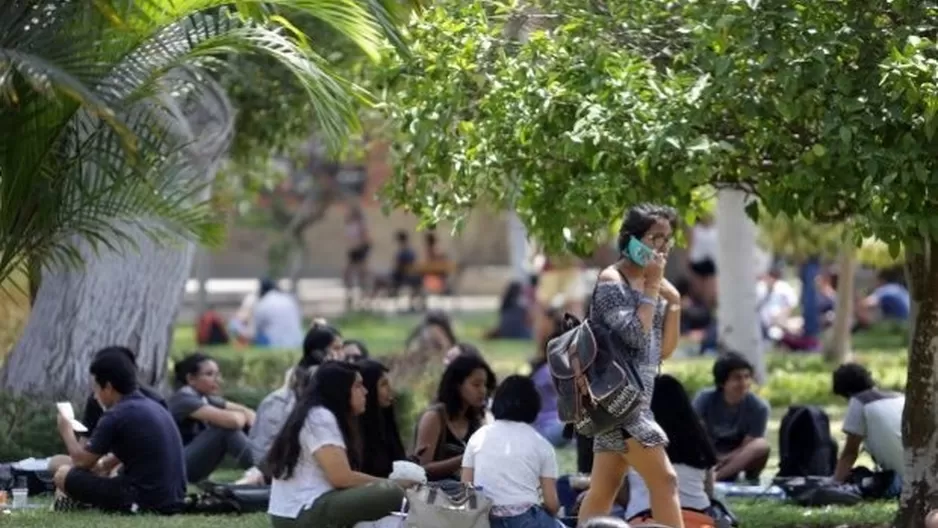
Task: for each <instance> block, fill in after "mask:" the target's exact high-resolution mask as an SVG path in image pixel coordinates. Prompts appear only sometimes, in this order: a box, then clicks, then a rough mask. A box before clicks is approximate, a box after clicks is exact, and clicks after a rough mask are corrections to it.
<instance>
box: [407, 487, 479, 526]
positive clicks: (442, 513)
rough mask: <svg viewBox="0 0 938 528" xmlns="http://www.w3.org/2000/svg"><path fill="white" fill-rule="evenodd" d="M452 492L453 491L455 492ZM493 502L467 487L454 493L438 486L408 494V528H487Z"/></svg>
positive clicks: (416, 488)
mask: <svg viewBox="0 0 938 528" xmlns="http://www.w3.org/2000/svg"><path fill="white" fill-rule="evenodd" d="M454 491H455V490H454ZM491 509H492V501H491V499H489V498H488V497H485V496H484V495H482V494H481V493H480V492H479V491H478V490H477V489H475V488H473V487H472V486H471V485H469V484H463V485H462V486H461V487H460V489H459V490H458V491H457V492H455V493H447V492H445V491H443V490H442V489H441V488H440V487H439V486H435V485H432V484H429V485H421V486H417V487H414V488H411V489H409V490H407V522H406V525H407V528H441V527H445V528H489V526H490V525H489V511H491Z"/></svg>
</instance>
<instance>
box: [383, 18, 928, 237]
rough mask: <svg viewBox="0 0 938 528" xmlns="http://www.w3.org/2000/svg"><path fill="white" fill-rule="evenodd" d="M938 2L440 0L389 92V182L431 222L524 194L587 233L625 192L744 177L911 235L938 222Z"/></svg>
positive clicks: (766, 195) (533, 214)
mask: <svg viewBox="0 0 938 528" xmlns="http://www.w3.org/2000/svg"><path fill="white" fill-rule="evenodd" d="M932 11H933V8H931V7H926V6H925V5H924V4H920V3H906V2H888V1H885V0H883V1H874V2H873V3H868V2H862V3H861V2H855V1H848V0H839V1H834V2H823V3H816V2H787V1H781V0H767V1H758V2H757V1H755V0H753V1H751V2H741V1H734V2H724V1H716V0H702V1H698V2H682V3H663V2H651V1H639V2H626V3H622V2H615V3H613V2H608V3H606V2H586V3H583V2H573V1H565V0H558V1H549V2H548V1H544V2H541V3H540V4H538V3H537V2H528V3H527V4H525V6H519V4H517V3H509V4H503V3H496V2H489V1H481V0H475V1H468V2H456V1H454V0H443V1H441V2H437V3H436V4H435V7H434V8H432V9H428V10H427V11H426V12H425V13H424V15H423V16H422V17H420V18H419V19H417V20H416V21H415V22H414V24H412V25H411V26H410V28H409V31H408V36H409V38H410V42H411V45H412V53H413V56H412V57H411V58H410V59H405V60H402V61H401V62H400V63H399V64H397V67H398V73H399V75H398V76H397V77H396V78H395V80H396V82H395V83H394V84H392V85H391V89H390V92H389V93H390V96H389V98H388V108H389V113H390V115H391V116H392V118H393V119H394V122H395V123H396V126H397V129H398V130H399V132H400V134H401V138H402V141H401V146H400V151H399V155H400V158H401V160H402V161H403V164H402V167H401V171H400V172H399V174H398V175H397V178H396V180H395V181H394V182H393V183H392V185H391V187H390V189H389V197H390V199H391V200H392V201H394V202H396V203H399V204H401V205H404V206H406V207H408V208H410V209H411V210H413V211H415V212H416V213H418V214H419V215H421V216H422V217H424V218H426V219H428V221H433V222H436V221H438V220H440V219H442V218H456V219H458V218H459V217H461V216H463V215H464V214H466V212H467V211H468V210H469V209H471V208H472V207H473V206H474V205H475V204H476V203H479V202H481V201H485V202H491V201H495V202H496V203H499V204H503V205H505V206H509V205H510V204H513V203H514V204H516V209H517V210H518V212H519V214H520V215H521V218H522V219H523V220H524V221H525V222H526V224H527V225H528V227H529V228H530V229H531V231H532V232H533V234H534V235H535V236H536V237H537V238H539V239H541V240H543V241H544V242H546V243H548V244H549V245H553V246H555V247H558V246H562V245H564V244H567V243H568V240H565V238H568V239H571V240H572V241H573V242H574V243H573V244H572V245H570V247H571V248H574V249H585V248H588V247H589V246H590V245H592V244H593V243H594V241H595V240H597V239H598V237H597V233H599V232H600V230H601V228H602V227H605V225H606V224H607V223H608V221H609V219H610V218H614V217H619V216H620V215H621V209H622V207H624V206H626V205H627V204H630V203H635V202H638V201H645V200H655V201H663V202H669V203H673V204H675V205H679V206H686V205H688V204H689V202H690V201H691V192H690V191H691V189H693V188H695V187H696V186H698V185H703V184H712V185H714V186H717V187H720V186H726V185H731V186H736V187H742V188H745V189H747V190H750V191H752V192H753V193H755V194H756V195H757V196H758V197H759V198H760V199H761V203H762V204H763V206H764V207H765V208H766V209H767V210H768V211H769V213H771V214H778V213H782V212H784V213H786V214H789V215H792V216H804V217H805V218H809V219H811V220H814V221H818V220H820V221H841V220H845V219H848V218H850V219H852V220H853V221H854V222H855V225H856V230H857V233H858V236H871V235H876V236H877V237H879V238H881V239H882V240H884V241H885V242H886V243H888V244H890V245H891V246H893V247H894V248H898V244H899V242H900V241H906V242H907V243H912V244H915V243H916V242H915V239H917V238H921V237H922V236H926V237H932V236H933V235H934V234H936V233H938V220H936V219H935V217H934V216H933V215H930V214H929V213H928V211H929V208H930V205H931V202H932V199H931V197H930V194H929V193H930V192H931V191H930V190H929V189H930V187H931V185H932V184H933V183H935V182H936V181H938V171H936V168H938V161H936V159H935V158H934V156H932V155H931V154H930V152H931V150H932V147H933V146H934V145H933V142H934V141H935V134H934V131H935V129H936V121H935V114H936V111H938V97H936V95H938V89H936V88H935V86H936V85H935V82H934V80H933V79H934V75H935V74H936V73H938V71H936V68H938V62H936V61H935V60H934V59H933V56H934V55H935V43H934V41H932V40H930V38H929V35H930V31H931V29H932V28H933V23H932V15H934V13H933V12H932ZM519 20H520V21H522V22H524V23H527V24H528V26H529V28H530V31H529V34H527V35H525V37H526V38H524V39H522V38H518V37H517V36H516V35H512V25H517V24H519ZM750 212H751V213H753V214H755V213H756V208H755V207H753V208H752V209H751V211H750Z"/></svg>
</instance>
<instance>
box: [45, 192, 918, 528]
mask: <svg viewBox="0 0 938 528" xmlns="http://www.w3.org/2000/svg"><path fill="white" fill-rule="evenodd" d="M675 224H676V214H675V212H674V211H673V210H672V209H670V208H667V207H661V206H655V205H641V206H636V207H634V208H632V209H631V210H630V211H629V212H628V214H627V216H626V218H625V220H624V222H623V225H622V228H621V230H620V244H619V245H620V249H621V250H622V254H623V257H622V259H621V260H620V261H619V262H617V263H616V264H615V265H613V266H610V267H609V268H607V269H606V270H604V271H603V272H602V273H601V275H600V278H599V282H598V285H597V286H596V289H595V291H594V294H593V295H592V297H591V298H590V310H591V313H592V318H591V320H592V321H593V322H594V324H601V325H606V326H608V327H609V328H610V329H611V330H612V331H614V332H616V333H617V335H618V336H619V337H620V338H621V340H622V342H623V343H625V344H626V349H627V350H626V351H624V352H623V354H627V359H628V360H629V361H631V362H632V363H633V364H634V365H635V366H636V369H637V370H638V372H639V373H640V375H641V377H642V379H643V381H644V382H645V383H644V386H645V389H646V391H645V393H644V394H643V396H642V398H641V403H640V409H639V412H638V413H636V414H635V415H634V416H632V417H630V418H629V419H628V420H625V421H623V423H622V424H621V425H620V426H619V427H617V428H615V429H613V430H611V431H608V432H606V433H603V434H600V435H598V436H597V437H596V438H593V439H583V438H576V439H571V438H570V437H571V436H575V435H572V434H570V430H569V428H566V429H567V430H566V431H564V430H563V429H564V428H563V427H560V428H559V429H560V430H559V432H558V427H557V426H558V423H559V419H558V418H557V416H556V401H557V394H556V393H555V392H554V390H553V384H551V383H544V382H543V380H544V378H543V372H544V369H545V368H546V366H545V365H544V361H543V357H541V359H540V360H538V361H535V363H534V364H533V365H532V374H531V376H520V375H514V376H509V377H508V378H506V379H504V380H502V382H501V383H500V384H497V383H496V378H495V375H494V374H493V372H492V370H491V368H490V367H489V366H488V364H487V362H486V361H485V359H484V358H483V355H482V353H481V352H480V351H479V350H478V349H477V348H476V347H474V346H472V345H469V344H466V343H459V342H457V341H456V340H455V336H454V335H453V332H452V330H451V328H448V327H447V329H445V330H448V331H440V332H438V334H439V335H438V336H437V337H438V339H435V340H430V339H429V338H428V339H427V341H428V342H429V341H432V342H434V343H436V342H438V341H439V342H442V341H444V340H447V339H448V340H451V341H452V342H451V343H449V344H450V345H451V346H450V347H449V348H445V349H443V350H445V352H443V354H441V356H438V357H440V359H442V360H443V362H444V365H445V369H444V371H443V374H442V376H441V378H440V379H439V383H438V387H437V391H436V394H435V397H434V398H433V403H432V404H431V405H430V406H429V407H428V408H427V409H426V410H425V412H424V413H423V414H422V416H421V417H420V420H419V423H418V425H417V430H416V435H415V440H414V445H413V446H412V449H411V450H410V451H409V453H408V452H407V450H405V448H404V446H403V443H402V441H401V435H400V433H399V431H398V426H397V422H396V418H395V413H394V398H393V392H392V390H391V386H390V382H389V378H388V370H387V368H385V367H384V365H382V364H381V363H379V362H377V361H374V360H372V359H370V358H368V351H367V348H366V346H365V345H364V344H362V343H358V342H353V343H349V342H346V341H344V340H343V338H342V335H341V333H340V332H339V330H337V329H335V328H333V327H331V326H329V325H328V324H326V323H325V322H324V321H319V322H317V323H316V324H315V325H314V326H313V327H312V328H311V329H310V330H309V331H308V333H307V335H306V337H305V339H304V342H303V354H302V358H301V359H300V361H299V362H298V364H297V365H296V366H295V367H294V368H293V369H291V371H290V372H289V373H288V374H287V379H286V383H285V384H284V386H283V387H282V388H281V389H278V390H277V391H274V392H273V393H271V394H270V395H268V396H267V397H266V398H265V399H264V401H263V402H262V403H261V405H260V406H259V408H258V410H257V412H255V411H253V410H251V409H248V408H246V407H244V406H241V405H238V404H235V403H233V402H229V401H226V400H225V399H223V398H221V397H220V394H219V392H220V380H221V374H220V372H219V368H218V365H217V363H216V362H215V361H213V360H212V359H211V358H210V357H209V356H206V355H203V354H200V353H197V354H193V355H190V356H188V357H186V358H184V359H183V360H181V361H180V362H178V363H177V364H176V369H175V377H176V382H177V385H178V387H177V390H176V392H175V393H174V394H173V395H172V396H171V397H170V398H168V400H166V401H164V400H163V398H162V397H161V396H160V395H159V394H158V393H156V392H155V391H153V390H150V389H148V388H146V387H142V386H140V385H138V383H137V376H136V368H135V365H134V359H133V353H132V352H131V351H129V350H127V349H125V348H120V347H113V348H108V349H105V350H102V351H100V352H99V353H98V354H97V355H96V356H95V358H94V360H93V362H92V364H91V367H90V374H91V380H92V387H93V398H92V400H90V401H89V404H88V409H89V412H92V413H95V412H96V413H97V416H98V419H97V420H93V419H90V418H91V417H90V416H88V417H86V421H88V422H89V423H88V424H87V426H88V428H89V430H90V436H89V437H87V439H83V440H80V439H79V438H78V437H77V436H76V435H75V433H74V431H73V430H72V426H71V423H70V421H69V420H67V419H65V418H64V417H63V418H61V419H60V420H59V431H60V433H61V436H62V439H63V441H64V443H65V446H66V448H67V455H66V456H64V457H56V458H55V459H54V460H53V462H52V464H53V467H52V469H53V470H54V472H55V476H54V480H55V485H56V488H57V489H58V490H59V494H60V497H59V498H60V499H61V500H63V501H65V500H73V501H77V502H79V503H82V504H85V505H90V506H92V507H96V508H100V509H104V510H109V511H122V512H127V511H152V512H159V513H174V512H177V511H179V507H180V505H181V504H182V502H183V499H184V494H185V491H186V485H187V483H193V482H199V481H200V480H202V479H205V478H207V477H208V476H209V475H210V474H211V472H212V471H214V470H215V469H216V468H217V467H218V465H219V464H220V463H221V461H222V460H223V459H224V458H225V457H226V456H228V457H230V458H232V459H233V460H234V461H236V462H237V464H238V465H239V466H240V467H241V468H243V469H244V470H245V473H244V475H243V476H242V478H241V480H240V482H256V483H262V484H263V483H269V484H270V505H269V511H268V513H269V515H270V519H271V522H272V524H273V526H274V527H275V528H311V527H313V526H317V527H318V526H335V527H346V526H348V527H351V526H354V525H355V524H356V523H358V522H364V521H373V520H378V519H381V518H383V517H385V516H388V515H390V514H391V513H392V512H396V511H398V510H399V509H400V508H401V505H402V500H403V498H404V493H405V490H406V489H407V488H409V487H411V486H414V485H415V484H416V482H411V481H402V480H394V479H389V476H390V475H391V474H392V467H393V462H394V461H398V460H411V461H413V462H415V463H417V464H419V465H420V466H422V467H423V468H424V470H425V472H426V474H427V477H428V479H429V480H430V481H435V482H440V483H441V484H443V485H446V484H447V483H449V482H454V483H455V482H459V481H462V482H468V483H472V484H474V485H476V486H477V487H479V488H481V490H482V491H481V493H483V494H485V495H486V496H487V497H489V498H490V499H491V500H492V501H493V504H494V506H493V509H492V511H491V514H490V520H491V523H492V525H493V526H495V527H497V528H502V527H504V528H513V527H545V528H546V527H552V526H556V525H557V523H558V518H559V517H560V516H561V515H563V516H567V517H569V516H576V517H578V519H579V523H580V525H581V526H587V525H589V526H602V525H603V524H599V523H601V522H613V521H610V520H603V521H600V519H601V518H604V517H605V516H608V515H609V514H610V513H613V512H616V513H617V515H618V516H619V519H620V521H619V522H620V523H621V522H622V520H623V519H624V520H627V521H628V522H631V523H637V522H649V521H654V522H657V523H660V524H663V525H665V526H671V527H677V528H683V527H687V528H693V527H703V526H712V524H713V517H712V516H711V515H710V510H709V508H710V507H711V503H712V499H713V497H714V493H713V488H714V481H715V480H725V481H732V480H736V479H737V478H738V476H739V475H740V474H742V475H745V478H746V479H750V480H755V479H757V478H758V476H759V473H760V471H761V470H762V469H763V468H764V467H765V465H766V462H767V460H768V458H769V443H768V442H767V441H766V439H765V434H766V427H767V423H768V419H769V414H770V412H769V406H768V404H767V403H766V402H765V401H763V400H762V399H760V398H759V397H758V396H757V395H755V394H754V393H752V392H751V390H750V388H751V383H752V374H753V369H752V366H751V365H750V364H749V363H748V362H747V361H746V360H745V359H744V358H743V357H742V356H740V355H737V354H732V353H730V354H725V355H723V356H721V357H720V358H718V359H717V360H716V361H715V363H714V366H713V378H714V387H713V388H710V389H705V390H703V391H701V392H700V393H699V394H698V395H696V397H695V398H693V400H691V399H690V398H689V397H688V395H687V393H686V392H685V389H684V387H683V386H682V385H681V383H680V382H679V381H678V380H677V379H675V378H673V377H671V376H668V375H661V374H659V366H660V362H661V361H662V360H663V359H667V358H668V357H669V356H670V355H671V354H672V353H673V351H674V348H675V346H676V344H677V339H676V337H677V334H678V333H679V327H680V308H681V304H680V295H679V294H678V293H677V291H676V289H675V288H674V286H673V285H671V284H670V283H669V282H668V281H667V280H665V279H663V277H662V272H663V268H664V263H665V262H664V260H665V257H666V256H667V254H668V250H669V249H670V246H671V237H672V232H673V229H674V227H675ZM632 239H634V240H638V241H641V243H642V244H644V245H646V246H647V247H649V248H651V250H652V251H653V253H652V255H650V256H648V259H647V260H646V259H633V258H632V257H633V256H634V255H633V254H632V253H630V252H628V251H627V246H628V245H629V241H630V240H632ZM637 260H643V262H637ZM437 326H439V325H437ZM443 326H446V323H445V322H443ZM562 328H563V327H562V324H561V321H559V320H555V324H554V331H553V332H552V333H551V336H556V335H559V333H560V332H562ZM415 334H416V335H424V334H426V335H435V334H434V333H433V332H424V331H421V332H416V333H415ZM444 338H445V339H444ZM546 341H547V340H546V339H540V340H539V348H540V352H541V356H543V354H544V346H545V344H546ZM539 376H540V378H539ZM539 380H540V381H539ZM833 387H834V392H835V393H837V394H839V395H842V396H844V397H846V398H848V399H849V404H848V411H847V417H846V418H845V421H844V431H845V432H846V433H847V438H848V440H847V445H846V446H845V448H844V450H843V453H842V454H841V458H840V463H839V464H838V467H837V472H836V474H835V475H834V478H835V479H844V478H846V475H847V474H848V473H849V470H850V469H851V467H852V465H853V463H854V462H855V460H856V457H857V453H858V452H859V449H860V446H861V445H863V444H865V445H866V448H867V450H868V451H869V452H870V453H871V455H872V456H873V458H874V459H875V460H876V461H877V462H878V463H879V464H881V465H883V466H884V467H885V468H887V469H896V470H898V469H901V458H902V455H901V440H897V439H898V438H901V437H900V436H899V435H900V432H899V430H898V418H897V417H898V416H901V407H902V405H903V404H904V398H903V397H902V396H901V395H897V394H892V393H887V392H884V391H880V390H878V389H877V388H876V387H875V384H874V383H873V380H872V378H871V376H870V374H869V372H868V371H866V370H865V369H864V368H863V367H861V366H859V365H854V364H851V365H846V366H844V367H841V368H840V369H839V370H838V371H837V372H836V373H835V374H834V380H833ZM897 411H898V412H897ZM545 412H546V415H545ZM567 442H576V443H577V444H578V447H579V446H585V449H586V450H589V451H592V453H591V456H588V457H584V459H590V460H589V461H588V463H587V464H585V465H586V466H588V467H581V469H585V470H586V471H587V472H589V473H590V474H589V475H588V477H587V478H585V479H584V478H581V477H580V476H577V475H574V476H569V475H568V476H560V475H559V474H558V473H559V471H558V465H557V459H556V454H555V450H554V447H556V446H559V445H562V444H564V443H567ZM589 444H592V445H591V446H590V445H589ZM897 449H898V451H897ZM574 480H576V481H577V482H578V485H576V486H574V485H572V484H573V481H574ZM584 488H585V492H584V493H579V492H580V491H583V489H584ZM708 523H709V524H708ZM606 525H608V526H616V525H615V524H606ZM620 525H621V524H620Z"/></svg>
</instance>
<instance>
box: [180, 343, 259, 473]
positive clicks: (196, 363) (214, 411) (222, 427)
mask: <svg viewBox="0 0 938 528" xmlns="http://www.w3.org/2000/svg"><path fill="white" fill-rule="evenodd" d="M175 370H176V372H175V374H176V383H177V385H178V386H179V388H178V389H177V390H176V392H175V393H174V394H173V395H172V396H171V397H170V398H169V412H170V413H172V415H173V418H174V419H175V420H176V425H177V426H178V427H179V432H180V434H182V443H183V445H185V446H186V474H187V475H188V479H189V482H200V481H202V480H204V479H206V478H208V476H209V475H211V474H212V472H213V471H215V469H216V468H217V467H218V466H219V465H220V464H221V463H222V460H224V459H225V455H226V454H227V455H230V456H231V457H232V458H234V459H235V461H236V462H237V464H238V467H240V468H241V469H249V468H250V467H252V466H253V465H254V458H253V456H252V450H251V442H250V440H248V437H247V434H246V433H245V430H246V429H249V428H250V427H251V426H252V425H254V411H252V410H251V409H248V408H247V407H244V406H242V405H238V404H236V403H232V402H229V401H226V400H225V399H224V398H222V397H221V396H219V392H220V390H221V388H220V385H219V382H220V380H221V372H220V371H219V369H218V364H217V363H215V361H214V360H213V359H212V358H210V357H209V356H206V355H205V354H200V353H196V354H191V355H189V356H186V357H185V358H183V359H181V360H180V361H178V362H176V369H175Z"/></svg>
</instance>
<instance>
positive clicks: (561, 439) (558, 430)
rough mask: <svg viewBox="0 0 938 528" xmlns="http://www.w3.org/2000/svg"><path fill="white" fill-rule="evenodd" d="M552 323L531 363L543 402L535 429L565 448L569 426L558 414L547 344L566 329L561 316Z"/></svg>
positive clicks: (557, 445)
mask: <svg viewBox="0 0 938 528" xmlns="http://www.w3.org/2000/svg"><path fill="white" fill-rule="evenodd" d="M552 321H553V324H554V326H553V328H552V329H551V332H550V335H549V336H547V338H546V339H543V340H541V342H540V343H537V350H538V353H537V356H535V358H534V360H533V361H532V362H531V381H532V382H534V386H535V387H536V388H537V393H538V396H540V400H541V412H540V413H539V414H538V416H537V420H536V421H535V422H534V429H536V430H537V432H539V433H541V436H543V437H544V438H546V439H547V441H548V442H550V443H551V445H553V446H554V447H563V446H565V445H567V444H569V443H570V440H571V438H569V437H567V436H566V434H565V433H566V431H567V424H565V423H563V422H561V421H560V416H559V415H558V414H557V388H556V386H555V385H554V378H553V376H552V375H551V373H550V367H549V366H548V365H547V343H548V342H549V341H550V340H551V339H553V338H555V337H559V336H560V335H561V334H563V330H564V328H563V319H562V318H561V316H560V314H556V313H555V314H553V317H552ZM590 460H592V448H590Z"/></svg>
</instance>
